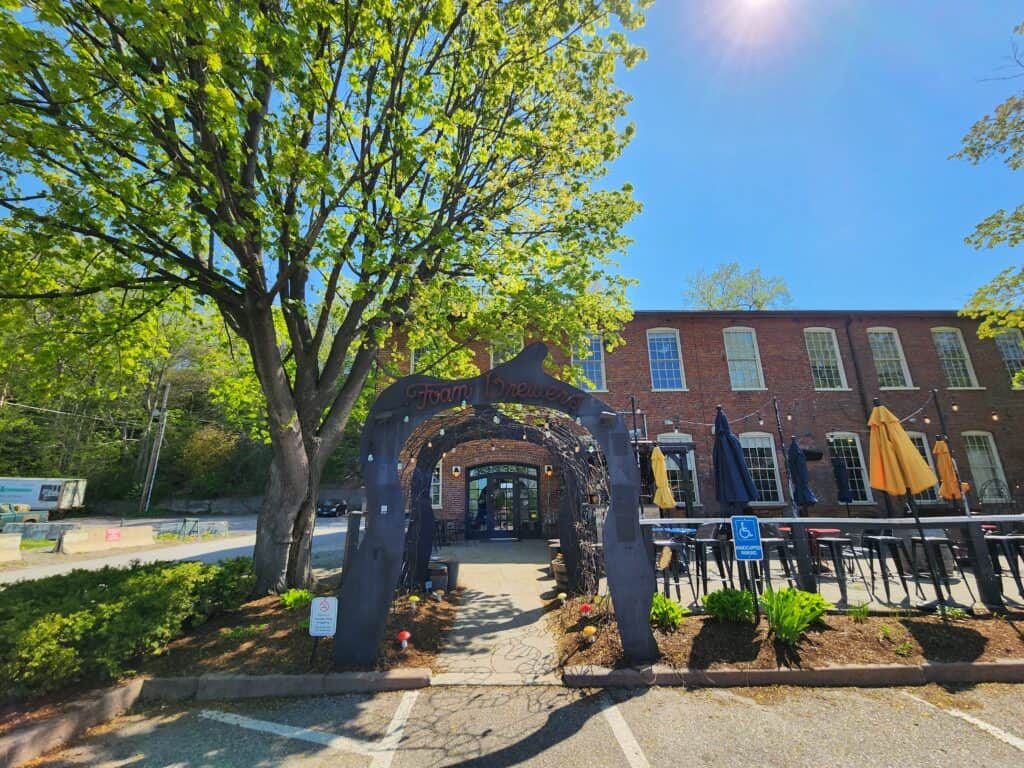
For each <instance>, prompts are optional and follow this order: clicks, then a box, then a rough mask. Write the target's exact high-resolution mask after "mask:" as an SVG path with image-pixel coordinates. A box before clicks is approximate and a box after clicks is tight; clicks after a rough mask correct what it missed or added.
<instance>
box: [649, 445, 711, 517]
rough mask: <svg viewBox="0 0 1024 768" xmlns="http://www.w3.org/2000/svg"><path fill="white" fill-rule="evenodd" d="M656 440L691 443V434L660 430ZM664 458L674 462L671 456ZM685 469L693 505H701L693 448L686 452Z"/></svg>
mask: <svg viewBox="0 0 1024 768" xmlns="http://www.w3.org/2000/svg"><path fill="white" fill-rule="evenodd" d="M658 442H659V443H665V444H666V445H670V444H672V443H692V442H693V435H689V434H687V433H685V432H662V433H661V434H660V435H658ZM665 460H666V461H671V462H673V463H675V459H673V458H672V457H671V456H666V457H665ZM686 469H687V470H688V471H689V473H690V480H691V482H692V484H693V506H695V507H699V506H701V503H700V483H699V482H698V481H697V456H696V451H694V450H693V449H691V450H689V451H687V452H686ZM676 471H681V470H676ZM676 501H678V499H676Z"/></svg>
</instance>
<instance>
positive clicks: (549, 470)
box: [544, 464, 555, 477]
mask: <svg viewBox="0 0 1024 768" xmlns="http://www.w3.org/2000/svg"><path fill="white" fill-rule="evenodd" d="M553 474H555V468H554V467H552V466H551V465H550V464H545V465H544V477H551V476H552V475H553Z"/></svg>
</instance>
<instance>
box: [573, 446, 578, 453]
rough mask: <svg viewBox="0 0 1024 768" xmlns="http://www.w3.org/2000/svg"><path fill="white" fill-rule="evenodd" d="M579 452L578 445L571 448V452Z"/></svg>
mask: <svg viewBox="0 0 1024 768" xmlns="http://www.w3.org/2000/svg"><path fill="white" fill-rule="evenodd" d="M579 452H580V447H579V446H578V445H577V446H576V447H575V448H574V449H573V453H579Z"/></svg>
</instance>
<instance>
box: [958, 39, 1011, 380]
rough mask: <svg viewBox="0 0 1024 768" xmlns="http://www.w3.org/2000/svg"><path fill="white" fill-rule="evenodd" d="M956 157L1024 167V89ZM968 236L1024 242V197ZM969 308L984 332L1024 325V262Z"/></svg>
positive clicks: (986, 242) (986, 241)
mask: <svg viewBox="0 0 1024 768" xmlns="http://www.w3.org/2000/svg"><path fill="white" fill-rule="evenodd" d="M1014 33H1015V34H1017V35H1024V24H1020V25H1018V26H1017V27H1016V28H1015V29H1014ZM1016 60H1017V61H1018V63H1019V62H1020V59H1019V58H1017V59H1016ZM953 157H954V158H957V159H960V160H966V161H968V162H969V163H972V164H974V165H979V164H980V163H982V162H984V161H986V160H992V159H999V160H1001V161H1002V162H1003V163H1004V164H1005V165H1006V166H1007V167H1008V168H1009V169H1010V170H1013V171H1018V170H1020V169H1021V168H1022V167H1024V94H1014V95H1013V96H1010V97H1009V98H1008V99H1006V101H1004V102H1003V103H1002V104H1000V105H999V106H997V107H996V108H995V110H993V112H992V113H991V114H989V115H986V116H985V117H983V118H982V119H981V120H979V121H978V122H976V123H975V124H974V125H973V126H972V127H971V130H970V132H969V133H968V134H967V135H966V136H964V138H963V142H962V146H961V148H960V151H959V152H957V153H956V154H955V155H953ZM966 242H967V244H968V245H971V246H973V247H975V248H978V249H981V248H994V247H996V246H1000V245H1008V246H1011V247H1015V246H1017V245H1020V243H1021V242H1024V203H1022V204H1019V205H1017V206H1016V207H1015V208H1013V209H1012V210H1007V209H1005V208H1001V209H999V210H998V211H995V212H994V213H992V214H991V215H989V216H987V217H986V218H985V219H984V220H982V221H981V222H980V223H979V224H978V226H977V227H975V229H974V232H973V233H972V234H971V235H969V236H968V237H967V238H966ZM964 313H965V314H967V315H969V316H971V317H977V318H981V319H982V323H981V326H980V328H979V331H978V332H979V335H980V336H982V337H983V338H984V337H992V336H996V335H998V334H999V333H1002V332H1004V331H1006V330H1007V329H1008V328H1024V267H1009V268H1007V269H1004V270H1003V271H1002V272H1000V273H999V274H998V275H996V276H995V277H994V278H993V279H992V280H991V281H990V282H988V283H986V284H985V285H983V286H981V287H980V288H979V289H978V290H977V291H975V293H974V295H973V296H972V297H971V299H970V301H968V302H967V306H966V307H965V308H964ZM1022 374H1024V372H1022ZM1022 374H1018V379H1017V380H1018V381H1021V380H1022V379H1024V375H1022Z"/></svg>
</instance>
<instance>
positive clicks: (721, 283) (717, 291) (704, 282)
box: [683, 261, 792, 310]
mask: <svg viewBox="0 0 1024 768" xmlns="http://www.w3.org/2000/svg"><path fill="white" fill-rule="evenodd" d="M687 286H688V287H687V289H686V291H685V293H684V294H683V297H684V300H685V302H686V304H687V306H689V307H691V308H693V309H712V310H731V309H735V310H755V309H774V308H778V307H785V306H788V305H789V304H790V303H791V302H792V298H791V297H790V295H789V289H788V288H787V287H786V283H785V281H784V280H783V279H782V278H781V277H768V276H766V275H762V274H761V270H760V269H759V268H756V267H755V268H754V269H751V270H749V271H747V272H744V271H743V269H742V268H741V267H740V265H739V263H738V262H735V261H731V262H728V263H726V264H720V265H719V266H717V267H715V268H714V269H713V270H711V272H705V271H704V270H703V269H701V270H700V271H699V272H697V273H696V274H695V275H692V276H691V277H689V278H688V279H687Z"/></svg>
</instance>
